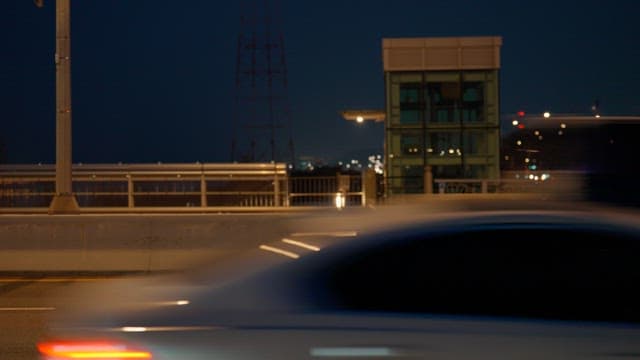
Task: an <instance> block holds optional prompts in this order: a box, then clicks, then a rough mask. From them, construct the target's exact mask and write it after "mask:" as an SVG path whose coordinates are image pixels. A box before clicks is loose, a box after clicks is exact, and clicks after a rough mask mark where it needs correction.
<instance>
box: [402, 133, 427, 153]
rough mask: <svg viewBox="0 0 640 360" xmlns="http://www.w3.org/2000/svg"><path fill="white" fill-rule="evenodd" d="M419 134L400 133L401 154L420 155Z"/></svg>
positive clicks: (420, 142) (420, 143)
mask: <svg viewBox="0 0 640 360" xmlns="http://www.w3.org/2000/svg"><path fill="white" fill-rule="evenodd" d="M420 138H421V137H420V136H416V135H402V138H401V140H400V141H401V142H402V154H403V155H413V156H416V155H422V149H423V146H422V141H420Z"/></svg>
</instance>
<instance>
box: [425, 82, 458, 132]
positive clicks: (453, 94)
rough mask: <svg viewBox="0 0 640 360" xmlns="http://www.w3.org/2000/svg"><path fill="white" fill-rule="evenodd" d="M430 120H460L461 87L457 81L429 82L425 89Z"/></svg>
mask: <svg viewBox="0 0 640 360" xmlns="http://www.w3.org/2000/svg"><path fill="white" fill-rule="evenodd" d="M425 92H426V93H427V94H428V96H427V99H428V101H427V108H428V109H429V120H430V122H436V123H450V122H456V121H458V120H459V112H458V109H457V108H458V106H457V103H458V100H459V98H460V87H459V83H457V82H442V83H428V84H427V86H426V89H425Z"/></svg>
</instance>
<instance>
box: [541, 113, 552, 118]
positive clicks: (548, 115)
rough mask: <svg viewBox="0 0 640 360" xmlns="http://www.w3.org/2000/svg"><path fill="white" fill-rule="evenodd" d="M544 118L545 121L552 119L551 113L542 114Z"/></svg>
mask: <svg viewBox="0 0 640 360" xmlns="http://www.w3.org/2000/svg"><path fill="white" fill-rule="evenodd" d="M542 116H544V118H545V119H548V118H550V117H551V113H550V112H548V111H545V113H544V114H542Z"/></svg>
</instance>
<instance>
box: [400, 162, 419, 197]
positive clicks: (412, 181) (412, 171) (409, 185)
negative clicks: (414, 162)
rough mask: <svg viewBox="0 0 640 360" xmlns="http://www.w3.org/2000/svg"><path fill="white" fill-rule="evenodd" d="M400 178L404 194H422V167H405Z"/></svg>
mask: <svg viewBox="0 0 640 360" xmlns="http://www.w3.org/2000/svg"><path fill="white" fill-rule="evenodd" d="M402 178H403V179H402V181H403V185H404V192H405V193H406V194H411V193H414V194H415V193H423V192H424V191H423V187H424V183H423V182H424V180H423V178H424V166H405V167H404V168H403V170H402Z"/></svg>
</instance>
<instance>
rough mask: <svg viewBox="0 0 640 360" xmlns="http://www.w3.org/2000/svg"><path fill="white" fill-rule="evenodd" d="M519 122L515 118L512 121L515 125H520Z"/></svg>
mask: <svg viewBox="0 0 640 360" xmlns="http://www.w3.org/2000/svg"><path fill="white" fill-rule="evenodd" d="M518 124H519V122H518V120H513V121H512V122H511V125H513V126H518Z"/></svg>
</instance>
